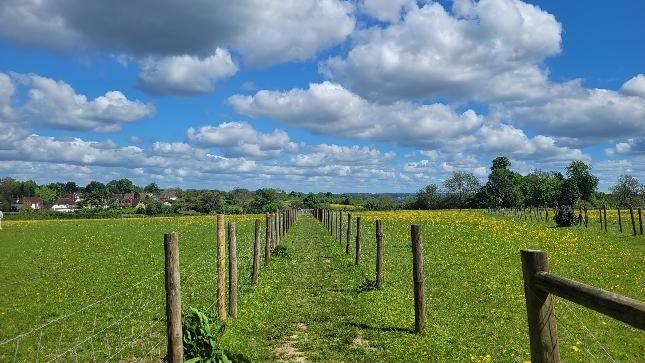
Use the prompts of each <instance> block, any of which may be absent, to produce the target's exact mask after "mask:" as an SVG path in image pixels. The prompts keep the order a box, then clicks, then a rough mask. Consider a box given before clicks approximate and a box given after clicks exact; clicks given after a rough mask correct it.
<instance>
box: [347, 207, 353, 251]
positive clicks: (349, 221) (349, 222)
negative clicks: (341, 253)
mask: <svg viewBox="0 0 645 363" xmlns="http://www.w3.org/2000/svg"><path fill="white" fill-rule="evenodd" d="M346 237H347V241H346V242H345V254H346V255H349V244H350V240H351V238H352V214H351V213H347V236H346Z"/></svg>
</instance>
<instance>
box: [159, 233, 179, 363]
mask: <svg viewBox="0 0 645 363" xmlns="http://www.w3.org/2000/svg"><path fill="white" fill-rule="evenodd" d="M163 246H164V254H165V266H164V267H165V268H164V272H165V275H164V277H165V285H166V335H167V336H168V346H167V352H168V354H167V359H168V362H171V363H175V362H183V360H184V342H183V337H182V332H181V278H180V276H179V239H178V238H177V233H175V232H171V233H166V234H164V236H163Z"/></svg>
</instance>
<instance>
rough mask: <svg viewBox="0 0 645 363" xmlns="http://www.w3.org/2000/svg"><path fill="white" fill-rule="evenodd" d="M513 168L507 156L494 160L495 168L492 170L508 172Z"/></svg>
mask: <svg viewBox="0 0 645 363" xmlns="http://www.w3.org/2000/svg"><path fill="white" fill-rule="evenodd" d="M510 167H511V161H510V160H509V159H508V158H507V157H506V156H498V157H496V158H495V159H493V166H492V167H491V168H490V169H491V171H493V170H499V169H502V170H508V168H510Z"/></svg>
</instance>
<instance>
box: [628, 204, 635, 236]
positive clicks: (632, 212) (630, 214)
mask: <svg viewBox="0 0 645 363" xmlns="http://www.w3.org/2000/svg"><path fill="white" fill-rule="evenodd" d="M629 216H630V218H631V220H632V231H633V232H634V236H635V235H636V220H634V208H633V207H629Z"/></svg>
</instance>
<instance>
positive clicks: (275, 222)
mask: <svg viewBox="0 0 645 363" xmlns="http://www.w3.org/2000/svg"><path fill="white" fill-rule="evenodd" d="M273 234H274V237H275V238H274V239H273V248H275V246H277V245H278V244H279V243H280V229H279V226H278V212H277V211H276V212H275V213H274V214H273Z"/></svg>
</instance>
